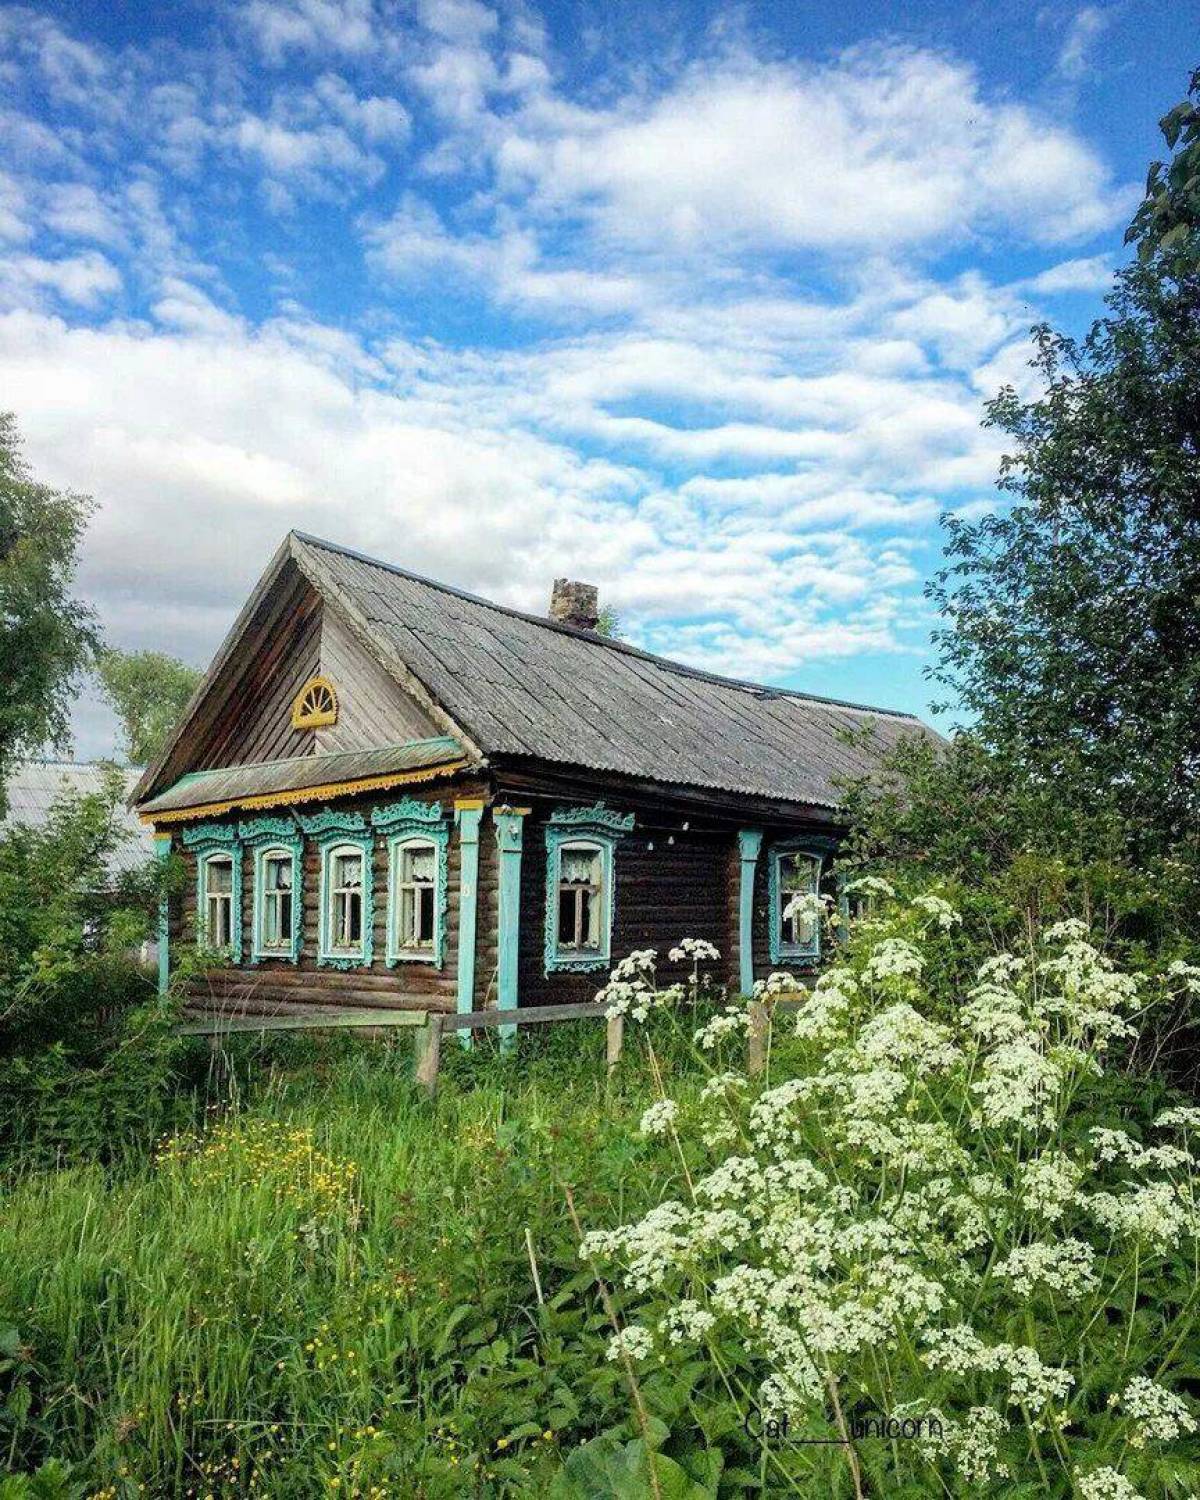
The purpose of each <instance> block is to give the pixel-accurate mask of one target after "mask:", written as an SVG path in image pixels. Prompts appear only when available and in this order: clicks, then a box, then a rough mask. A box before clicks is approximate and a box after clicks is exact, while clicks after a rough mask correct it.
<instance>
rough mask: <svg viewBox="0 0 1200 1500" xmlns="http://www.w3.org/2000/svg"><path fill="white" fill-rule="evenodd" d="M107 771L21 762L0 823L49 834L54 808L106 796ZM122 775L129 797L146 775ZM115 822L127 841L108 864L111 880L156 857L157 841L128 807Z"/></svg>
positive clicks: (135, 770) (129, 770)
mask: <svg viewBox="0 0 1200 1500" xmlns="http://www.w3.org/2000/svg"><path fill="white" fill-rule="evenodd" d="M105 770H106V767H105V766H104V765H101V764H98V763H90V764H80V763H79V762H76V761H59V760H24V761H18V762H17V763H16V764H15V765H14V766H13V768H12V769H11V771H10V772H9V773H8V779H7V781H6V782H5V784H4V793H5V796H6V798H7V800H8V814H7V816H6V817H5V818H4V819H2V820H0V830H2V829H6V828H13V827H19V828H44V827H45V825H46V823H47V822H48V821H49V817H50V810H51V808H52V807H53V806H54V804H55V802H57V801H59V800H60V799H61V798H62V797H63V796H65V795H68V794H73V795H75V796H89V795H93V794H95V793H98V792H101V791H102V790H103V786H104V783H103V776H104V772H105ZM121 774H122V776H123V777H124V780H125V790H126V794H128V793H129V792H130V791H132V789H133V787H134V786H135V784H136V783H137V780H138V778H139V777H140V776H141V774H142V773H141V769H140V767H132V766H131V767H126V768H122V771H121ZM114 817H115V819H116V823H117V826H118V828H119V830H120V832H121V833H122V834H123V835H125V837H124V838H123V839H122V841H121V843H120V844H119V845H118V846H117V848H116V849H114V851H113V853H112V855H111V856H110V858H109V860H108V870H109V874H110V875H117V874H121V873H124V872H125V871H127V870H136V869H137V868H138V867H139V866H140V865H142V864H144V863H145V861H146V860H147V859H149V858H150V857H151V856H152V855H153V853H154V835H153V834H152V832H151V830H150V829H148V828H146V827H144V826H143V825H142V824H141V823H140V822H139V821H138V819H137V818H136V817H135V816H134V814H133V813H131V812H130V811H129V810H128V809H127V808H126V807H125V805H124V803H118V805H117V807H116V808H115V809H114Z"/></svg>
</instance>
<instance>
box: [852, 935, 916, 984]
mask: <svg viewBox="0 0 1200 1500" xmlns="http://www.w3.org/2000/svg"><path fill="white" fill-rule="evenodd" d="M924 967H925V960H924V959H923V958H922V957H921V954H920V952H919V950H918V949H917V948H915V947H914V946H913V944H912V943H910V942H908V941H906V940H905V939H904V938H883V939H882V940H881V941H880V942H878V943H876V944H875V946H874V948H872V950H871V953H870V956H869V957H868V959H867V963H866V973H867V976H868V978H870V979H875V980H879V981H883V980H887V979H915V978H917V977H919V975H920V973H921V970H922V969H923V968H924Z"/></svg>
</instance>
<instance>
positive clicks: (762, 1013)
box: [746, 1000, 771, 1078]
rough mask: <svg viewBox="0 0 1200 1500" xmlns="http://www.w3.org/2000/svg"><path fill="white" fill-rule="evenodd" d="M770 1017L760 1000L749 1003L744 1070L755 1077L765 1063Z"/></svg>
mask: <svg viewBox="0 0 1200 1500" xmlns="http://www.w3.org/2000/svg"><path fill="white" fill-rule="evenodd" d="M770 1025H771V1017H770V1014H769V1012H768V1010H767V1007H766V1006H765V1005H764V1004H763V1003H762V1001H761V1000H753V1001H751V1003H750V1031H749V1035H748V1037H747V1041H746V1072H747V1074H748V1075H749V1076H750V1077H751V1078H754V1077H756V1076H757V1075H758V1074H759V1073H761V1072H762V1070H763V1069H764V1068H765V1067H766V1065H767V1032H768V1030H769V1029H770Z"/></svg>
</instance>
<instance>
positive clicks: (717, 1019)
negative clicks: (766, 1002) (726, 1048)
mask: <svg viewBox="0 0 1200 1500" xmlns="http://www.w3.org/2000/svg"><path fill="white" fill-rule="evenodd" d="M749 1029H750V1012H749V1011H747V1010H738V1009H736V1008H735V1007H733V1006H729V1007H727V1008H726V1009H725V1010H723V1011H721V1012H720V1014H719V1015H715V1016H713V1018H712V1020H711V1021H709V1022H708V1023H707V1025H705V1026H701V1027H700V1028H699V1030H697V1031H696V1032H695V1034H694V1035H693V1037H692V1040H693V1041H694V1042H696V1043H697V1044H698V1045H699V1046H701V1047H703V1048H704V1050H705V1051H706V1052H711V1051H712V1049H713V1048H714V1047H715V1046H716V1045H717V1043H718V1042H723V1041H725V1040H726V1039H727V1038H728V1037H731V1036H736V1035H737V1033H738V1032H739V1031H749Z"/></svg>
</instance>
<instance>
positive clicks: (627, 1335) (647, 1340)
mask: <svg viewBox="0 0 1200 1500" xmlns="http://www.w3.org/2000/svg"><path fill="white" fill-rule="evenodd" d="M653 1353H654V1339H653V1338H652V1337H651V1334H650V1330H649V1329H648V1328H643V1327H642V1325H641V1324H640V1323H630V1325H629V1327H628V1328H623V1329H622V1330H621V1332H620V1333H618V1334H615V1335H614V1336H613V1337H612V1338H611V1339H610V1340H609V1342H608V1358H609V1359H614V1360H615V1359H620V1358H621V1357H622V1355H628V1356H629V1358H630V1359H649V1357H650V1356H651V1355H652V1354H653Z"/></svg>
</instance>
